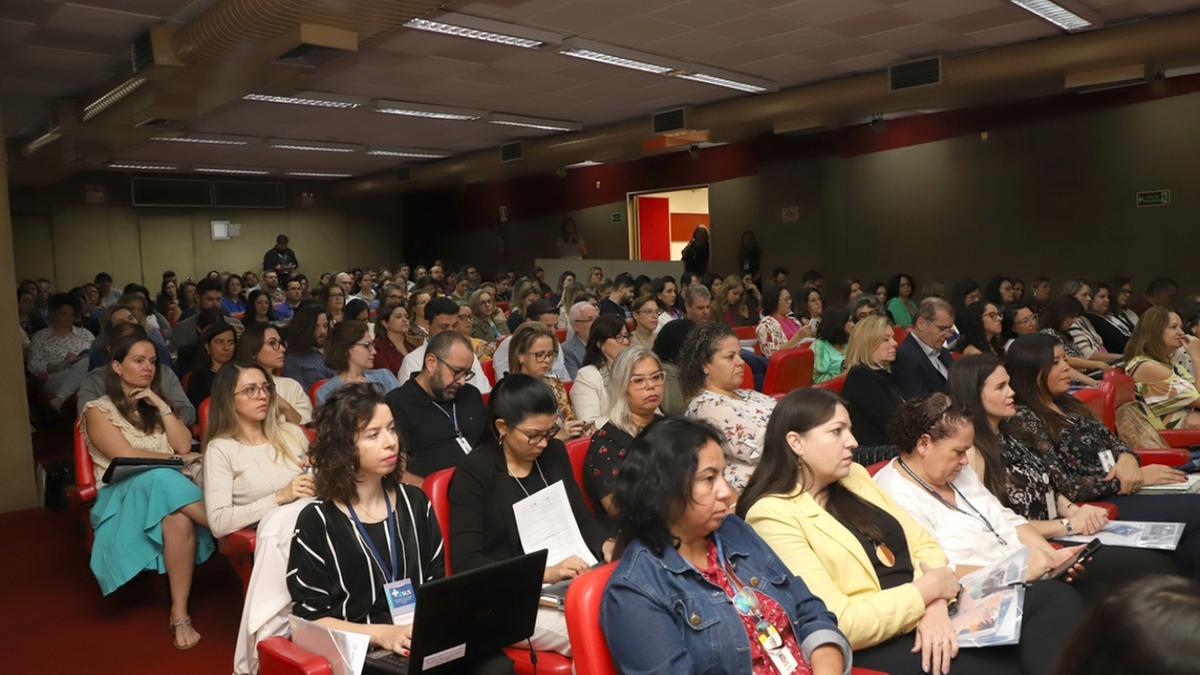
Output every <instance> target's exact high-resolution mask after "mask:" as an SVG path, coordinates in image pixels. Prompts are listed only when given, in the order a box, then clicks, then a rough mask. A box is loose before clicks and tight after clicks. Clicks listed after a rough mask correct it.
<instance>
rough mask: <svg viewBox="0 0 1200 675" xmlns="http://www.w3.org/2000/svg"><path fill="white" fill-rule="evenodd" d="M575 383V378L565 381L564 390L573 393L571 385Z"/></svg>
mask: <svg viewBox="0 0 1200 675" xmlns="http://www.w3.org/2000/svg"><path fill="white" fill-rule="evenodd" d="M573 384H575V380H567V381H566V382H563V383H562V385H563V391H565V392H567V393H568V394H570V393H571V385H573Z"/></svg>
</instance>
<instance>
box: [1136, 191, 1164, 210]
mask: <svg viewBox="0 0 1200 675" xmlns="http://www.w3.org/2000/svg"><path fill="white" fill-rule="evenodd" d="M1170 205H1171V191H1170V190H1141V191H1139V192H1138V193H1137V206H1138V208H1139V209H1140V208H1144V207H1148V206H1170Z"/></svg>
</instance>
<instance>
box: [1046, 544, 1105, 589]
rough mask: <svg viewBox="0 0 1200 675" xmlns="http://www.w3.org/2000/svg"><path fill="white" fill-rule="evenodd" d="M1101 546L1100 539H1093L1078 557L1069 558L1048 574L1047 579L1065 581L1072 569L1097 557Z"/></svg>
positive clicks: (1085, 545)
mask: <svg viewBox="0 0 1200 675" xmlns="http://www.w3.org/2000/svg"><path fill="white" fill-rule="evenodd" d="M1100 546H1101V544H1100V540H1099V539H1093V540H1091V541H1089V542H1088V543H1087V544H1084V546H1083V548H1082V549H1080V550H1079V553H1078V554H1077V555H1075V556H1074V557H1072V558H1068V559H1067V561H1066V562H1064V563H1063V564H1061V565H1059V566H1058V567H1055V568H1054V569H1052V570H1050V571H1049V572H1047V573H1046V576H1045V578H1046V579H1056V580H1059V581H1061V580H1063V579H1065V578H1066V577H1067V572H1070V571H1071V568H1072V567H1074V566H1075V565H1078V564H1079V563H1081V562H1083V561H1085V560H1087V559H1089V558H1091V557H1092V556H1093V555H1096V551H1098V550H1100Z"/></svg>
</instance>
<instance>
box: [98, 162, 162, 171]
mask: <svg viewBox="0 0 1200 675" xmlns="http://www.w3.org/2000/svg"><path fill="white" fill-rule="evenodd" d="M107 166H108V168H110V169H125V170H127V171H174V170H176V169H178V168H179V167H177V166H173V165H171V164H148V163H146V162H138V161H129V162H109V163H108V165H107Z"/></svg>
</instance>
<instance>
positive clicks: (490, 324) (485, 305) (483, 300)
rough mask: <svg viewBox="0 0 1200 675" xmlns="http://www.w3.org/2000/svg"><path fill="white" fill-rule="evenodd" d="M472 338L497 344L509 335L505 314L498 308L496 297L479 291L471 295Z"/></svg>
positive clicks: (490, 293)
mask: <svg viewBox="0 0 1200 675" xmlns="http://www.w3.org/2000/svg"><path fill="white" fill-rule="evenodd" d="M470 304H471V314H472V319H471V337H473V338H478V339H480V340H485V341H487V342H491V343H493V344H494V343H495V342H496V341H497V340H499V339H500V338H502V337H504V336H505V335H508V322H507V321H506V320H505V318H504V312H503V310H501V309H500V308H499V307H497V306H496V299H495V295H494V294H493V293H492V292H490V291H488V290H486V289H482V288H481V289H479V290H477V291H475V292H474V293H472V294H471V303H470Z"/></svg>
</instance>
